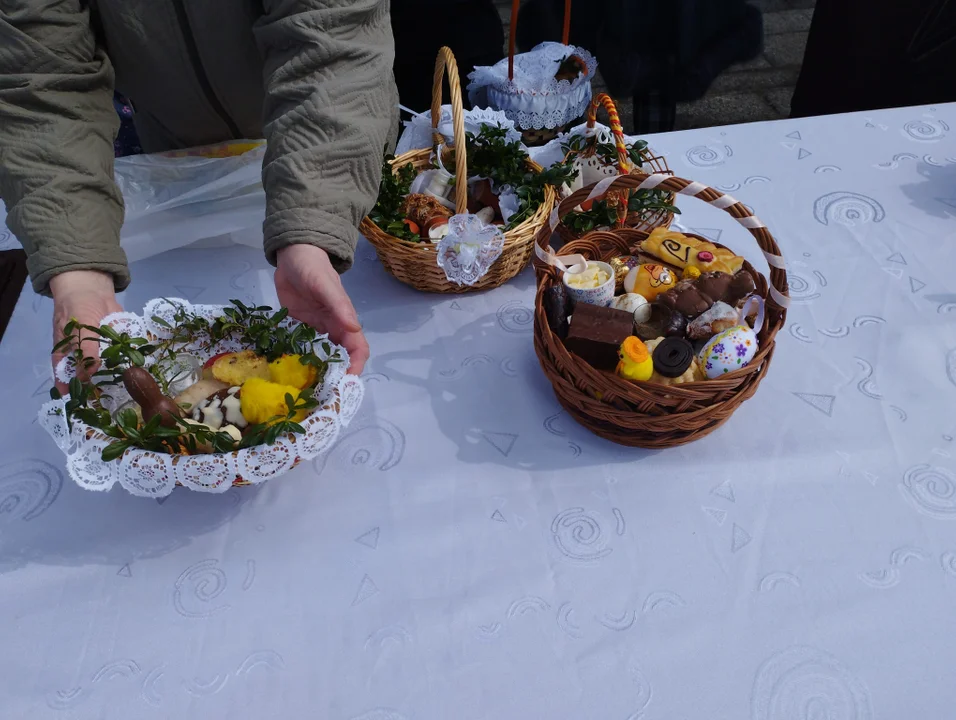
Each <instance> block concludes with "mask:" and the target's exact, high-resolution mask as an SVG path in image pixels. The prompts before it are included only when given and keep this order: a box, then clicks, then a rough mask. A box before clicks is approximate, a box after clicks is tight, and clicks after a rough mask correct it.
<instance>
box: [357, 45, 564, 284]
mask: <svg viewBox="0 0 956 720" xmlns="http://www.w3.org/2000/svg"><path fill="white" fill-rule="evenodd" d="M446 69H447V75H448V86H449V88H450V90H451V111H452V122H453V126H454V132H455V147H456V148H460V149H462V150H463V149H464V147H465V122H464V114H463V110H462V102H461V82H460V80H459V77H458V64H457V63H456V62H455V56H454V55H453V54H452V52H451V50H449V49H448V48H447V47H443V48H442V49H441V50H440V51H439V52H438V60H437V62H436V63H435V77H434V84H433V85H432V113H431V116H432V128H433V129H434V130H435V134H434V140H435V148H434V150H433V149H424V150H411V151H409V152H407V153H405V154H404V155H401V156H400V157H397V158H395V160H393V161H392V169H393V170H395V171H397V170H398V168H401V167H404V166H405V165H408V164H411V165H412V166H413V167H415V169H416V170H419V171H423V170H427V169H429V168H430V167H431V166H432V157H433V153H437V152H439V151H440V150H439V148H440V145H441V144H442V143H443V142H444V139H443V138H442V136H441V135H440V134H439V133H438V121H439V120H440V119H441V104H442V79H443V78H444V76H445V71H446ZM526 162H527V166H528V168H529V169H530V170H532V171H533V172H538V173H540V172H541V169H542V168H541V166H540V165H538V164H537V163H535V162H533V161H532V160H531V159H530V158H529V159H528V160H527V161H526ZM455 175H456V183H455V211H456V212H457V213H458V214H462V213H464V212H466V211H467V207H468V183H467V180H466V179H467V177H468V166H467V153H465V152H456V153H455ZM554 202H555V191H554V188H552V187H551V186H547V187H545V191H544V202H542V203H541V205H540V206H539V207H538V209H537V210H536V211H535V212H534V213H533V214H532V215H531V216H530V217H529V218H528V219H527V220H525V221H524V222H522V223H521V224H520V225H518V226H517V227H515V228H512V229H511V230H508V231H507V232H505V233H504V236H505V244H504V249H503V250H502V252H501V256H500V257H499V258H498V259H497V260H495V262H494V264H493V265H492V266H491V268H490V269H489V270H488V272H487V274H486V275H485V276H484V277H482V278H481V279H480V280H479V281H478V282H477V283H475V284H474V285H457V284H455V283H452V282H449V281H448V279H447V278H446V277H445V271H444V270H443V269H442V268H441V267H439V265H438V253H437V250H436V247H437V246H436V245H434V244H432V243H429V242H420V243H419V242H410V241H408V240H402V239H400V238H397V237H395V236H393V235H389V234H388V233H386V232H385V231H384V230H382V229H381V228H380V227H379V226H378V225H376V224H375V223H374V222H372V220H371V218H369V217H366V218H365V219H364V220H362V224H361V225H360V226H359V230H360V231H361V232H362V234H363V235H364V236H365V237H366V238H367V239H368V241H369V242H370V243H371V244H372V246H373V247H374V248H375V252H376V253H377V254H378V257H379V260H381V261H382V265H384V266H385V269H386V270H387V271H388V272H389V273H391V274H392V275H393V276H395V277H396V278H397V279H398V280H400V281H401V282H403V283H405V284H406V285H410V286H411V287H413V288H415V289H416V290H421V291H423V292H434V293H465V292H472V291H475V290H487V289H490V288H495V287H498V286H499V285H501V284H503V283H505V282H507V281H508V280H510V279H511V278H513V277H514V276H515V275H517V274H518V273H520V272H521V271H522V270H523V269H524V268H525V267H526V266H527V265H528V262H529V261H530V260H531V255H532V253H533V251H534V238H535V234H536V233H537V231H538V229H539V228H541V227H542V226H543V225H544V224H545V223H546V222H547V219H548V213H550V212H551V209H552V207H553V206H554Z"/></svg>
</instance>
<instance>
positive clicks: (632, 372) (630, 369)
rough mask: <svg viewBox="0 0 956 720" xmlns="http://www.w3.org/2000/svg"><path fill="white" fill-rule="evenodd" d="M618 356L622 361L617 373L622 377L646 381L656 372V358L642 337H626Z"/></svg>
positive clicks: (618, 365)
mask: <svg viewBox="0 0 956 720" xmlns="http://www.w3.org/2000/svg"><path fill="white" fill-rule="evenodd" d="M618 356H619V357H620V358H621V362H619V363H618V364H617V374H618V375H620V376H621V377H622V378H625V379H626V380H645V381H646V380H650V378H651V375H653V374H654V359H653V358H652V357H651V354H650V353H649V352H648V350H647V346H646V345H645V344H644V343H643V342H641V339H640V338H636V337H634V336H631V337H629V338H625V339H624V342H623V343H621V349H620V351H619V353H618Z"/></svg>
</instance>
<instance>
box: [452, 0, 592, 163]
mask: <svg viewBox="0 0 956 720" xmlns="http://www.w3.org/2000/svg"><path fill="white" fill-rule="evenodd" d="M519 4H520V2H519V0H514V2H513V3H512V12H511V32H510V35H509V38H510V39H509V46H508V57H506V58H503V59H502V60H500V61H499V62H498V63H496V64H494V65H492V66H479V67H476V68H475V69H474V71H473V72H471V73H470V74H469V75H468V79H469V80H471V82H470V83H469V85H468V99H469V101H470V102H471V104H472V105H473V106H475V107H483V108H484V107H488V108H492V109H495V110H501V111H502V112H504V114H505V115H506V116H507V117H508V119H509V120H513V121H514V122H515V124H516V125H517V126H518V129H519V130H521V131H522V134H523V135H524V137H525V142H526V143H527V144H528V145H540V144H543V143H545V142H547V141H548V140H551V139H552V138H554V137H555V136H556V135H557V134H558V133H559V132H560V131H561V130H563V129H565V128H567V127H568V126H569V125H570V124H571V123H573V122H574V121H575V120H577V119H578V118H580V117H581V116H582V115H584V112H585V111H586V110H587V108H588V104H589V103H590V102H591V82H592V80H593V79H594V75H595V73H596V72H597V67H598V63H597V60H596V59H595V58H594V56H593V55H591V53H589V52H588V51H587V50H585V49H584V48H580V47H575V46H573V45H569V44H568V36H569V34H570V27H571V26H570V21H571V2H570V0H566V3H565V17H564V32H563V36H562V40H561V42H560V43H556V42H543V43H541V44H540V45H537V46H535V47H534V48H532V49H531V50H529V51H528V52H525V53H519V54H515V36H516V30H517V23H518V6H519Z"/></svg>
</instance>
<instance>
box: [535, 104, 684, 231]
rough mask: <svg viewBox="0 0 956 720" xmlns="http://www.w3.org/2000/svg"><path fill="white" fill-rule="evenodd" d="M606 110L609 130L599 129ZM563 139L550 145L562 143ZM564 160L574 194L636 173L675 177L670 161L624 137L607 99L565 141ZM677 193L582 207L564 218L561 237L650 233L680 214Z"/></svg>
mask: <svg viewBox="0 0 956 720" xmlns="http://www.w3.org/2000/svg"><path fill="white" fill-rule="evenodd" d="M601 107H603V108H604V109H605V110H606V111H607V114H608V121H609V122H610V127H609V128H608V129H605V130H604V131H603V132H602V131H600V130H598V129H597V127H596V124H597V111H598V109H599V108H601ZM559 140H560V138H559V139H557V140H554V141H552V142H559ZM561 146H562V151H563V152H564V153H565V160H570V161H571V162H572V163H573V164H574V167H575V169H576V170H577V176H576V177H575V179H574V182H572V183H571V186H570V190H571V192H574V191H575V190H580V189H581V188H583V187H585V186H587V185H592V184H594V183H597V182H600V181H602V180H605V181H607V182H610V180H608V178H613V177H616V176H617V175H627V174H628V173H629V172H631V170H632V169H637V170H640V171H641V172H646V173H647V174H649V175H654V174H663V175H671V174H673V173H672V172H671V170H670V168H669V167H668V166H667V160H665V159H664V158H663V157H662V156H658V155H655V154H654V153H653V152H651V151H650V149H649V148H648V145H647V143H646V142H645V141H643V140H632V141H630V142H629V141H628V139H627V138H626V137H625V136H624V131H623V130H622V129H621V120H620V118H619V116H618V114H617V107H616V106H615V104H614V101H613V100H612V99H611V98H610V96H609V95H607V94H605V93H600V94H599V95H597V96H596V97H595V98H594V100H593V101H592V102H591V105H590V107H589V108H588V119H587V124H586V125H585V126H584V128H583V131H582V132H572V133H571V134H570V135H568V136H566V137H565V138H564V140H563V142H561ZM675 197H676V196H675V195H674V193H669V192H667V191H665V190H659V189H657V188H655V189H653V190H633V191H632V190H627V189H624V190H619V191H617V193H608V194H607V195H605V196H603V197H598V198H595V199H593V200H588V201H587V202H585V203H582V204H581V206H579V207H578V208H576V209H575V210H574V211H573V212H570V213H568V214H567V215H565V216H564V218H563V219H562V221H561V224H560V225H558V228H557V233H558V235H559V236H560V237H561V240H562V241H563V242H570V241H571V240H575V239H577V238H579V237H581V236H583V235H586V234H587V233H589V232H591V231H592V230H610V229H611V228H622V227H626V228H631V229H633V230H641V231H643V232H650V231H651V230H653V229H654V228H656V227H667V226H669V225H670V223H671V220H673V218H674V214H675V213H680V210H678V209H677V207H676V206H675V205H674V200H675Z"/></svg>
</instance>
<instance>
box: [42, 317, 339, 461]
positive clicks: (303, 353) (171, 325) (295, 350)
mask: <svg viewBox="0 0 956 720" xmlns="http://www.w3.org/2000/svg"><path fill="white" fill-rule="evenodd" d="M231 302H232V304H231V305H230V306H229V307H227V308H225V309H224V312H223V315H222V317H220V318H218V319H216V320H215V321H214V322H210V321H209V320H207V319H206V318H204V317H201V316H198V315H194V314H192V313H191V312H190V311H189V310H187V309H186V308H185V307H182V306H180V307H177V308H176V311H175V313H174V314H173V317H172V322H169V321H167V320H164V319H163V318H159V317H154V318H153V322H154V323H156V325H158V326H160V327H164V328H166V329H167V330H169V337H168V338H166V339H163V340H159V341H155V342H154V341H150V340H149V339H147V338H142V337H131V336H130V335H129V334H128V333H120V332H117V331H116V330H114V329H113V328H111V327H109V326H105V325H104V326H101V327H93V326H87V325H81V324H79V323H77V322H76V321H75V320H71V321H70V322H69V323H67V325H66V326H65V327H64V329H63V332H64V338H63V340H61V341H60V342H59V343H57V346H56V349H57V350H58V351H63V350H64V349H65V348H68V347H69V348H74V350H73V351H72V358H73V360H74V361H75V363H76V366H77V367H78V368H81V369H83V368H85V369H87V370H88V374H87V375H84V377H85V378H87V379H85V380H84V379H80V377H74V378H73V379H71V380H70V382H69V394H70V396H69V399H68V400H67V401H66V404H65V407H64V413H65V416H66V419H67V423H68V424H69V426H70V428H71V429H72V426H73V421H74V420H78V421H80V422H82V423H84V424H86V425H88V426H90V427H93V428H96V429H97V430H99V431H100V432H102V433H104V434H105V435H106V436H107V437H109V438H111V439H112V440H113V442H111V443H110V444H109V445H107V446H106V448H104V451H103V459H104V460H115V459H116V458H119V457H121V456H122V455H123V453H124V452H125V451H126V450H128V449H129V448H141V449H144V450H151V451H154V452H162V453H176V452H180V451H181V450H183V449H185V450H186V451H188V452H190V453H196V452H208V451H210V450H212V451H213V452H231V451H233V450H236V449H238V448H239V447H251V446H254V445H260V444H262V443H264V442H270V443H273V442H275V441H276V440H277V439H278V438H279V437H280V436H282V435H288V434H292V433H304V432H305V429H304V428H303V427H302V425H300V424H299V423H298V422H296V421H295V417H296V415H297V414H298V413H300V412H304V411H308V410H311V409H312V408H314V407H316V406H317V405H318V403H317V402H316V401H315V400H314V398H313V397H312V393H313V390H314V387H315V385H313V386H312V387H309V388H306V389H305V390H303V391H302V392H301V393H299V395H298V396H297V397H295V396H293V395H292V394H289V395H287V396H286V398H285V400H286V406H287V407H286V414H285V415H282V416H278V417H276V418H273V419H272V421H271V422H270V423H269V424H268V425H262V426H257V428H253V429H252V431H250V432H249V433H247V434H246V435H245V436H244V437H243V438H242V440H241V441H236V440H235V439H233V437H232V436H231V435H230V434H229V433H226V432H222V431H215V430H212V429H211V428H209V427H207V426H205V425H200V424H196V423H189V422H186V421H185V420H183V419H178V420H177V426H176V427H172V428H170V427H165V426H164V425H162V423H161V418H160V417H159V416H155V417H153V418H151V419H150V420H149V421H148V422H145V423H144V422H142V420H141V419H140V417H139V415H138V414H137V413H136V412H135V411H134V410H132V409H130V408H126V409H124V410H122V411H120V412H118V413H117V414H116V416H115V417H111V415H110V412H109V411H108V410H107V409H106V408H104V407H103V405H102V401H103V400H105V399H107V398H108V397H109V396H108V395H107V394H106V389H107V388H109V387H110V386H112V385H117V384H121V383H122V374H123V372H124V371H125V370H126V369H127V368H129V367H145V365H146V360H147V358H148V357H153V358H154V359H155V360H156V362H155V363H153V364H152V365H151V366H150V368H149V371H150V373H151V374H152V375H153V376H154V377H155V378H156V380H157V382H158V383H159V384H160V388H161V389H162V390H163V392H164V393H165V394H167V395H168V394H169V382H171V381H172V380H173V379H174V378H167V377H166V374H168V373H169V372H170V371H169V368H171V367H173V366H174V363H173V361H175V359H176V356H177V353H178V352H181V351H182V350H183V349H184V348H186V347H187V346H192V347H195V346H196V345H197V343H198V344H199V346H200V349H202V350H206V351H209V350H211V349H212V348H214V347H215V346H216V345H217V344H219V343H221V342H223V341H225V340H231V341H237V342H238V344H240V345H241V346H243V347H247V348H251V349H254V350H255V351H256V352H258V353H259V354H261V355H263V356H264V357H266V359H267V360H269V361H272V360H275V359H277V358H279V357H281V356H283V355H298V356H300V357H299V362H300V363H302V364H303V365H307V366H311V367H314V368H315V369H316V375H317V382H318V383H321V382H323V381H324V379H325V375H326V373H327V372H328V366H329V363H331V362H341V360H342V358H341V356H340V355H339V353H338V352H333V346H332V344H331V343H329V342H328V341H323V342H322V346H321V347H322V352H323V353H324V354H325V356H327V357H328V359H323V358H322V357H319V356H318V355H316V354H315V352H313V350H312V348H313V344H314V343H316V341H317V340H318V333H317V332H316V330H315V329H314V328H311V327H309V326H308V325H302V324H296V325H295V326H294V327H291V328H289V327H286V326H285V325H284V324H283V323H284V322H285V321H286V320H287V318H288V317H289V311H288V309H287V308H280V309H279V310H275V311H274V310H273V309H272V308H270V307H268V306H254V307H253V306H248V305H246V304H244V303H243V302H241V301H240V300H233V301H231ZM81 333H82V334H83V340H84V342H86V341H87V339H90V340H92V341H94V342H97V343H99V344H100V346H101V347H100V353H99V355H100V366H99V369H98V370H97V371H96V372H92V368H93V365H94V363H95V361H94V360H93V359H92V358H90V357H86V356H85V355H84V354H83V352H82V348H81V345H80V339H81ZM164 368H166V369H165V370H164ZM81 374H82V373H81ZM50 397H51V399H54V400H58V399H62V397H61V394H60V392H59V391H58V390H57V389H56V388H55V387H54V388H52V389H51V390H50Z"/></svg>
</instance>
